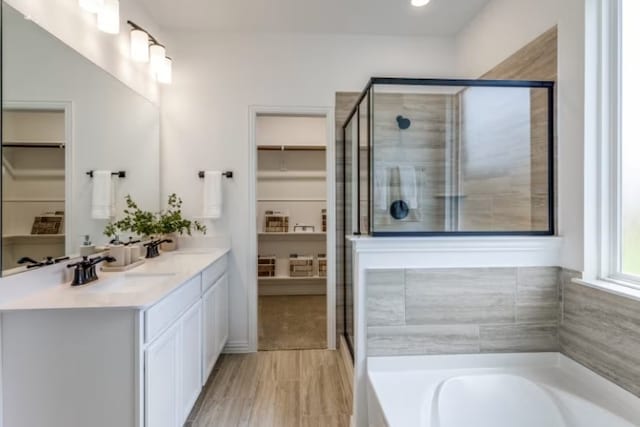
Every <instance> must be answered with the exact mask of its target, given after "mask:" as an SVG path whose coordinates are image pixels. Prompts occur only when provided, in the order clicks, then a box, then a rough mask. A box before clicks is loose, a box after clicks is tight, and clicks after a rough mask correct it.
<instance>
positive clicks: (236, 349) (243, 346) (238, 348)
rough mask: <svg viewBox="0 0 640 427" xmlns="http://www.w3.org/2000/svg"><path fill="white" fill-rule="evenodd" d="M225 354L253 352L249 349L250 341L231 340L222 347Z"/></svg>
mask: <svg viewBox="0 0 640 427" xmlns="http://www.w3.org/2000/svg"><path fill="white" fill-rule="evenodd" d="M222 352H223V353H225V354H241V353H253V352H252V351H251V350H250V349H249V342H248V341H229V342H227V344H226V345H225V346H224V348H223V349H222Z"/></svg>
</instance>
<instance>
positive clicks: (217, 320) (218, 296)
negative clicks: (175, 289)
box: [202, 274, 229, 386]
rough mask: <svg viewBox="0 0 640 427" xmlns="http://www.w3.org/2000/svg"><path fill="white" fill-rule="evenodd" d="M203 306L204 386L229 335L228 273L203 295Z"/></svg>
mask: <svg viewBox="0 0 640 427" xmlns="http://www.w3.org/2000/svg"><path fill="white" fill-rule="evenodd" d="M202 307H203V310H202V312H203V322H202V323H203V325H202V328H203V346H202V372H203V375H202V385H203V386H204V384H205V383H206V382H207V378H209V375H210V374H211V371H212V370H213V366H214V365H215V364H216V361H217V360H218V356H220V353H221V352H222V348H223V347H224V345H225V344H226V342H227V338H228V336H229V313H228V307H229V281H228V279H227V275H226V274H224V275H223V276H222V277H220V278H219V279H218V280H217V281H216V282H215V283H213V284H212V285H211V287H210V288H209V289H207V290H206V292H205V294H204V296H203V297H202Z"/></svg>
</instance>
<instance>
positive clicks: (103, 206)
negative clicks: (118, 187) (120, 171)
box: [91, 171, 116, 219]
mask: <svg viewBox="0 0 640 427" xmlns="http://www.w3.org/2000/svg"><path fill="white" fill-rule="evenodd" d="M92 184H93V194H92V196H93V197H92V200H91V217H92V218H93V219H111V218H113V217H115V210H116V206H115V188H114V185H113V176H112V175H111V171H94V172H93V181H92Z"/></svg>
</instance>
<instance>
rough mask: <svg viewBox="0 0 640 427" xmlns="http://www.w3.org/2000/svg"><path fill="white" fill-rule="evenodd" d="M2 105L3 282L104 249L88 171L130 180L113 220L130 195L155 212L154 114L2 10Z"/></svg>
mask: <svg viewBox="0 0 640 427" xmlns="http://www.w3.org/2000/svg"><path fill="white" fill-rule="evenodd" d="M2 106H3V109H2V166H3V167H2V193H3V194H2V232H3V236H2V237H3V238H2V270H3V275H8V274H13V273H16V272H22V271H27V270H29V269H28V268H27V266H28V265H30V264H35V263H41V262H43V260H44V261H45V262H46V259H47V257H51V259H56V258H59V257H64V256H72V257H73V256H77V254H79V252H80V246H81V245H82V243H83V241H84V239H85V237H84V236H87V235H88V236H89V239H90V240H91V242H92V244H93V245H96V246H101V245H104V244H106V243H107V240H108V238H107V237H106V236H104V235H103V231H104V228H105V226H106V225H107V223H108V222H109V215H106V216H104V215H96V214H95V213H96V209H95V208H96V206H95V203H92V195H93V193H94V183H95V182H96V181H97V180H96V179H93V178H91V177H89V176H88V175H87V172H89V171H112V172H115V171H125V172H126V178H116V177H114V179H113V180H112V184H113V188H114V191H113V193H114V195H113V197H112V198H109V197H106V200H108V203H109V204H110V205H111V200H114V203H113V208H112V207H111V206H107V207H106V208H107V212H114V213H115V216H116V219H117V217H119V216H121V215H122V211H123V209H124V204H125V196H126V195H131V197H132V198H133V199H134V200H136V202H137V203H138V205H139V206H140V207H141V208H142V209H144V210H149V211H157V210H158V209H159V205H160V202H159V195H160V190H159V180H160V179H159V161H160V154H159V151H160V124H159V120H160V118H159V110H158V108H157V106H156V105H155V104H153V103H152V102H150V101H149V100H147V99H146V98H144V97H143V96H141V95H139V94H138V93H136V92H134V91H133V90H131V89H130V88H129V87H127V86H126V85H124V84H123V83H122V82H120V81H119V80H117V79H116V78H114V77H113V76H111V75H110V74H108V73H107V72H105V71H104V70H103V69H101V68H99V67H98V66H96V65H95V64H93V63H92V62H90V61H89V60H87V59H86V58H85V57H84V56H82V55H80V54H79V53H78V52H76V51H75V50H73V49H71V48H70V47H69V46H67V45H66V44H64V43H63V42H61V41H60V40H58V39H57V38H56V37H54V36H53V35H51V34H49V33H48V32H46V31H45V30H44V29H43V28H41V27H39V26H38V25H36V24H35V23H34V22H33V21H30V20H28V19H25V17H24V16H23V14H21V13H20V12H19V11H17V10H15V9H13V8H12V7H10V6H8V5H7V4H6V3H4V2H3V3H2ZM100 207H101V208H105V206H100ZM121 237H122V238H126V237H127V236H121ZM21 260H22V261H23V263H20V261H21ZM32 261H35V262H32Z"/></svg>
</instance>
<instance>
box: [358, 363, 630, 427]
mask: <svg viewBox="0 0 640 427" xmlns="http://www.w3.org/2000/svg"><path fill="white" fill-rule="evenodd" d="M367 374H368V390H367V398H368V404H369V408H368V409H369V410H368V412H369V425H370V426H371V427H637V426H640V398H637V397H635V396H634V395H632V394H631V393H629V392H627V391H625V390H623V389H622V388H620V387H618V386H616V385H615V384H613V383H612V382H610V381H608V380H606V379H604V378H603V377H601V376H599V375H597V374H595V373H594V372H592V371H590V370H589V369H587V368H585V367H583V366H582V365H580V364H578V363H576V362H574V361H572V360H571V359H569V358H567V357H565V356H563V355H562V354H559V353H537V354H481V355H455V356H409V357H372V358H368V359H367Z"/></svg>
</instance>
